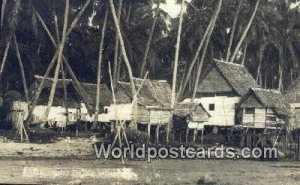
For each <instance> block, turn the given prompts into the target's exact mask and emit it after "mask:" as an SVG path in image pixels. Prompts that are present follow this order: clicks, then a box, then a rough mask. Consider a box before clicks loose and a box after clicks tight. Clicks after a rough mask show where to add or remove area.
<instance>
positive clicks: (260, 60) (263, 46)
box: [256, 43, 266, 85]
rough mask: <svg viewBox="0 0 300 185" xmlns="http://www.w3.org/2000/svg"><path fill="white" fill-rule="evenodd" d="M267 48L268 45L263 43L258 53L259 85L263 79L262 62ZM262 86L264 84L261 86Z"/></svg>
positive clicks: (257, 73)
mask: <svg viewBox="0 0 300 185" xmlns="http://www.w3.org/2000/svg"><path fill="white" fill-rule="evenodd" d="M265 48H266V43H261V44H260V48H259V52H258V62H259V63H258V67H257V72H256V82H257V83H258V82H259V80H260V78H261V66H262V61H263V58H264V51H265ZM260 85H262V84H260Z"/></svg>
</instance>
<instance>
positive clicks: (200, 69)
mask: <svg viewBox="0 0 300 185" xmlns="http://www.w3.org/2000/svg"><path fill="white" fill-rule="evenodd" d="M222 2H223V1H222V0H219V2H218V5H217V8H216V11H215V14H214V16H213V22H212V25H211V28H210V30H209V33H208V35H207V38H206V41H205V45H204V48H203V52H202V56H201V59H200V63H199V66H198V69H197V76H196V81H195V86H194V90H193V95H192V99H191V102H193V101H194V99H195V97H196V94H197V89H198V85H199V81H200V77H201V72H202V67H203V64H204V60H205V57H206V51H207V47H208V44H209V41H210V37H211V35H212V33H213V31H214V28H215V24H216V22H217V19H218V16H219V13H220V10H221V7H222Z"/></svg>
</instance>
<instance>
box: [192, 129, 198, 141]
mask: <svg viewBox="0 0 300 185" xmlns="http://www.w3.org/2000/svg"><path fill="white" fill-rule="evenodd" d="M196 135H197V130H196V129H194V134H193V142H194V143H195V142H196Z"/></svg>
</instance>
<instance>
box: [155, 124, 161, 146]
mask: <svg viewBox="0 0 300 185" xmlns="http://www.w3.org/2000/svg"><path fill="white" fill-rule="evenodd" d="M159 127H160V125H159V124H158V125H157V126H156V144H159Z"/></svg>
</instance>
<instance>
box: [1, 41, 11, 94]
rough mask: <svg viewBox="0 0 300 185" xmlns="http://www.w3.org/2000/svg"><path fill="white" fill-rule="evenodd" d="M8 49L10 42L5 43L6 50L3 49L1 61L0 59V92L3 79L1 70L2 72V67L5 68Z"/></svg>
mask: <svg viewBox="0 0 300 185" xmlns="http://www.w3.org/2000/svg"><path fill="white" fill-rule="evenodd" d="M9 48H10V41H9V42H7V44H6V48H5V51H4V56H3V59H2V63H1V68H0V85H1V86H0V88H1V89H0V91H1V92H2V91H3V83H2V78H3V70H4V67H5V64H6V59H7V55H8V51H9Z"/></svg>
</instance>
